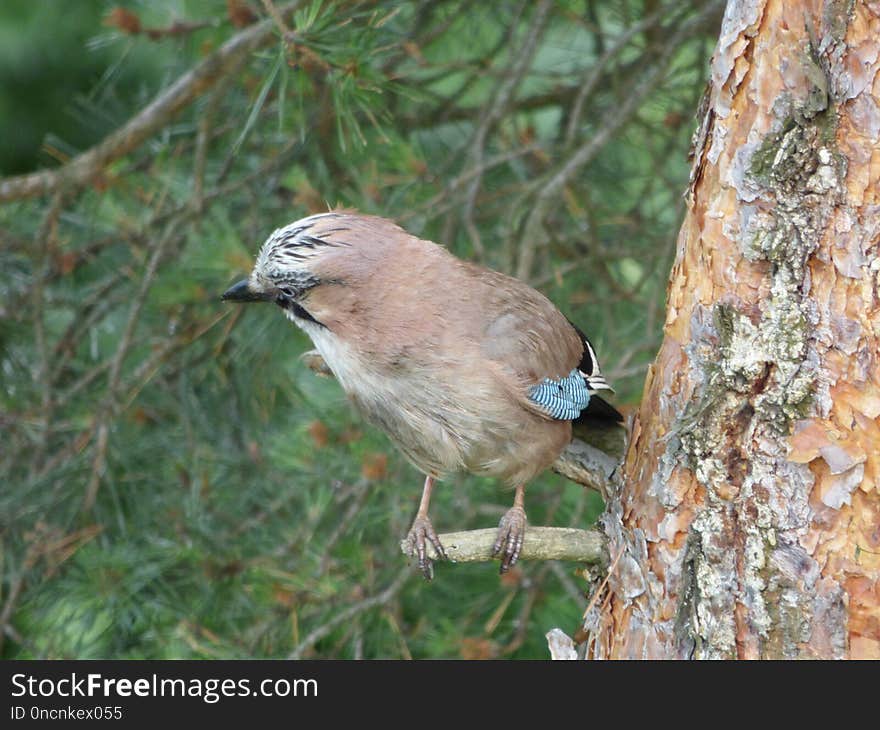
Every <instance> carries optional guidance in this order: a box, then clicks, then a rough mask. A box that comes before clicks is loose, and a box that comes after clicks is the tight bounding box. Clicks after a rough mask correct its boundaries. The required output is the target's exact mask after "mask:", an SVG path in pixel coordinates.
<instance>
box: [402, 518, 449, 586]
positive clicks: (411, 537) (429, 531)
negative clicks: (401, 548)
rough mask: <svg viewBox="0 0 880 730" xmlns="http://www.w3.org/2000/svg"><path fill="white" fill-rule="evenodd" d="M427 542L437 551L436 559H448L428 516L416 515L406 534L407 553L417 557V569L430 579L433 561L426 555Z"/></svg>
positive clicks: (432, 574) (426, 578)
mask: <svg viewBox="0 0 880 730" xmlns="http://www.w3.org/2000/svg"><path fill="white" fill-rule="evenodd" d="M427 543H431V546H432V547H433V548H434V550H435V551H436V553H437V559H438V560H449V557H448V556H447V555H446V550H445V549H444V547H443V543H441V542H440V538H439V537H437V533H436V532H435V531H434V525H432V524H431V520H430V518H429V517H416V518H415V520H413V523H412V527H410V528H409V532H408V533H407V535H406V549H407V554H409V555H411V556H412V557H414V558H418V561H419V570H421V571H422V575H424V576H425V580H431V579H433V577H434V561H433V560H432V559H431V558H430V557H429V556H428V547H427Z"/></svg>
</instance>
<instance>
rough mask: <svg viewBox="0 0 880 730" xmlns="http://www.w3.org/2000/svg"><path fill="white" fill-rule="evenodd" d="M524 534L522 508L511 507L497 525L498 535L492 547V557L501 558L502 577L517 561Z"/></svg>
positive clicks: (523, 512) (524, 515) (524, 520)
mask: <svg viewBox="0 0 880 730" xmlns="http://www.w3.org/2000/svg"><path fill="white" fill-rule="evenodd" d="M525 534H526V513H525V510H524V509H523V508H522V507H516V506H514V507H511V508H510V509H509V510H507V512H505V513H504V517H502V518H501V522H499V523H498V535H497V537H496V538H495V544H494V545H493V546H492V555H493V556H500V557H501V570H500V571H499V572H500V573H501V574H502V575H503V574H504V573H506V572H507V571H508V570H510V568H511V567H513V566H514V565H515V564H516V561H517V560H518V559H519V554H520V552H521V551H522V546H523V538H524V537H525Z"/></svg>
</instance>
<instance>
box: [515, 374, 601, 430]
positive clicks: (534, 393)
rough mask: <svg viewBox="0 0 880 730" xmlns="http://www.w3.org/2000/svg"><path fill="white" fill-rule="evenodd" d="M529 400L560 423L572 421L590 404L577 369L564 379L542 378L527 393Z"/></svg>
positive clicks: (583, 382)
mask: <svg viewBox="0 0 880 730" xmlns="http://www.w3.org/2000/svg"><path fill="white" fill-rule="evenodd" d="M528 396H529V400H530V401H532V403H535V404H537V405H539V406H541V408H543V409H544V411H545V412H546V413H547V415H549V416H550V417H551V418H556V419H557V420H560V421H573V420H574V419H576V418H577V417H578V416H579V415H581V411H582V410H584V408H586V407H587V405H588V404H589V402H590V391H589V389H588V388H587V382H586V380H584V376H583V375H581V374H580V372H579V371H578V369H577V368H575V369H574V370H572V371H571V372H570V373H569V374H568V375H566V376H565V377H564V378H559V379H558V380H551V379H550V378H544V380H543V381H541V382H540V383H538V384H537V385H533V386H532V387H531V388H529V391H528Z"/></svg>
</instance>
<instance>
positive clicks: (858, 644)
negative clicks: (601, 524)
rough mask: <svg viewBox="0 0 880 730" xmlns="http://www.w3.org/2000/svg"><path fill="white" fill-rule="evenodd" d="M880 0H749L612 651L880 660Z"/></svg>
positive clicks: (616, 539) (673, 318)
mask: <svg viewBox="0 0 880 730" xmlns="http://www.w3.org/2000/svg"><path fill="white" fill-rule="evenodd" d="M878 70H880V2H876V1H874V2H867V1H866V0H858V1H856V2H846V0H843V1H840V0H837V1H835V0H827V1H825V2H822V0H784V2H783V0H731V1H730V2H729V4H728V7H727V10H726V12H725V16H724V21H723V27H722V30H721V37H720V40H719V44H718V47H717V49H716V51H715V55H714V58H713V63H712V78H711V84H710V88H709V90H708V93H707V97H706V108H705V110H704V113H703V115H702V116H703V118H702V120H701V125H700V129H699V131H698V133H697V135H696V137H695V149H694V154H695V158H694V167H693V172H692V181H691V188H690V190H689V192H688V197H687V212H686V218H685V221H684V224H683V226H682V229H681V233H680V236H679V241H678V250H677V255H676V261H675V266H674V268H673V271H672V275H671V280H670V284H669V293H668V315H667V319H666V324H665V339H664V342H663V345H662V348H661V351H660V353H659V355H658V356H657V359H656V361H655V362H654V364H653V366H652V368H651V371H650V373H649V376H648V380H647V383H646V388H645V396H644V400H643V402H642V406H641V410H640V412H639V414H638V416H637V417H636V419H635V422H634V424H633V431H632V438H631V442H630V447H629V452H628V456H627V458H626V462H625V467H624V469H623V470H622V474H621V478H620V480H619V486H618V489H619V494H617V495H612V498H611V499H609V509H608V512H607V513H606V515H605V518H604V519H605V530H606V533H607V534H608V537H609V555H610V557H611V560H612V571H611V575H610V578H609V580H608V582H607V588H606V589H605V592H604V593H601V594H598V595H597V596H596V600H595V601H594V602H593V604H592V608H591V609H590V611H589V612H588V614H587V616H586V624H585V628H586V630H587V632H588V634H587V635H588V636H589V645H588V646H589V650H590V651H589V653H590V655H591V656H596V657H646V658H648V657H652V658H653V657H696V658H709V657H731V658H733V657H741V658H758V657H765V658H772V657H776V658H779V657H824V658H836V657H852V658H857V657H874V658H878V657H880V418H878V416H880V362H878V360H880V355H878V352H880V304H878V280H880V255H878V244H880V240H878V239H880V183H878V178H880V144H878V137H880V73H878Z"/></svg>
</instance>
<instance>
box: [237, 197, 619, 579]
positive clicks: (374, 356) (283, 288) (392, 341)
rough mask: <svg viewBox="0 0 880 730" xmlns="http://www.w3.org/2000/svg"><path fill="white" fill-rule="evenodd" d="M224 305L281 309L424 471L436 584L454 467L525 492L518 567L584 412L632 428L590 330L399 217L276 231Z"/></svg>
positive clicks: (321, 218) (506, 557)
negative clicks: (442, 491)
mask: <svg viewBox="0 0 880 730" xmlns="http://www.w3.org/2000/svg"><path fill="white" fill-rule="evenodd" d="M222 298H223V300H226V301H232V302H274V303H276V304H277V305H278V306H279V307H281V309H282V310H283V311H284V314H285V315H286V316H287V317H288V319H290V320H291V321H292V322H293V323H294V324H296V325H297V326H298V327H300V328H301V329H302V330H304V331H305V332H306V334H307V335H308V336H309V337H310V338H311V340H312V342H313V343H314V345H315V348H316V349H317V350H318V352H319V353H320V354H321V356H322V357H323V358H324V360H325V361H326V363H327V366H328V367H329V369H330V370H331V371H332V372H333V375H334V376H335V377H336V379H337V380H338V381H339V383H340V385H341V386H342V388H343V389H344V390H345V392H346V393H347V394H348V396H349V397H350V399H351V400H352V401H353V402H354V404H355V406H356V407H357V409H358V410H359V411H360V412H361V413H362V414H363V416H364V417H365V419H366V420H367V421H368V422H369V423H371V424H373V425H374V426H376V427H378V428H379V429H381V430H382V431H384V432H385V433H386V434H387V435H388V437H389V438H390V439H391V441H392V442H393V443H394V444H395V445H396V446H397V447H398V448H399V449H400V451H401V452H402V453H403V454H404V456H405V457H406V458H407V459H408V460H409V461H410V462H411V463H412V464H413V465H414V466H415V467H416V468H417V469H418V470H419V471H420V472H422V473H423V474H424V475H425V482H424V489H423V491H422V498H421V503H420V504H419V508H418V512H417V514H416V517H415V520H414V522H413V525H412V528H411V529H410V531H409V533H408V535H407V538H406V545H407V547H408V549H409V552H410V554H411V555H412V556H414V557H416V558H417V559H418V565H419V568H420V570H421V571H422V573H423V574H424V575H425V577H426V578H428V579H430V578H431V577H432V575H433V566H432V563H431V559H430V557H429V556H428V553H427V549H426V548H427V544H428V543H430V544H431V545H433V547H434V549H435V550H436V553H437V555H438V556H440V557H441V558H444V559H445V558H446V553H445V550H444V548H443V545H442V544H441V542H440V539H439V538H438V536H437V533H436V532H435V530H434V527H433V525H432V524H431V520H430V518H429V517H428V507H429V504H430V500H431V491H432V489H433V487H434V483H435V481H436V480H438V479H441V478H442V477H444V476H445V475H448V474H450V473H453V472H457V471H461V470H464V471H468V472H471V473H474V474H478V475H484V476H489V477H497V478H500V479H503V480H504V481H506V482H507V483H508V485H510V486H512V487H514V488H515V496H514V501H513V507H511V508H510V510H508V511H507V513H506V514H505V515H504V516H503V517H502V518H501V522H500V524H499V526H498V533H497V538H496V540H495V544H494V554H495V555H496V556H499V557H500V559H501V572H502V573H504V572H506V571H507V570H508V569H509V568H510V567H511V566H512V565H514V564H515V563H516V561H517V558H518V557H519V555H520V551H521V549H522V544H523V536H524V534H525V531H526V513H525V508H524V504H523V498H524V490H525V486H526V484H527V483H528V482H529V480H530V479H532V478H533V477H534V476H536V475H537V474H539V473H540V472H541V471H543V470H544V469H546V468H547V467H549V466H550V465H551V464H552V463H553V462H554V461H555V460H556V458H557V457H558V456H559V454H560V453H561V452H562V450H563V449H564V448H565V447H566V445H567V444H568V443H569V442H570V441H571V435H572V421H575V420H577V419H580V418H582V417H594V418H599V419H603V420H610V421H615V422H617V421H621V420H622V418H621V416H620V414H619V413H618V412H617V411H616V410H615V409H614V408H613V407H612V406H611V405H609V404H608V403H607V402H605V401H604V400H602V399H601V398H599V397H598V396H596V395H595V392H596V391H599V390H603V389H608V390H610V386H609V385H608V384H607V382H606V381H605V378H604V377H603V376H602V373H601V371H600V369H599V363H598V362H597V360H596V354H595V352H594V351H593V347H592V346H591V345H590V342H589V340H587V338H586V336H585V335H584V334H583V333H582V332H581V331H580V330H579V329H578V328H577V327H575V326H574V325H573V324H571V323H570V322H569V321H568V320H567V319H566V318H565V317H564V316H563V315H562V314H561V313H560V312H559V310H558V309H557V308H556V307H555V306H554V305H553V304H552V303H551V302H550V300H549V299H547V298H546V297H545V296H544V295H543V294H541V293H539V292H538V291H536V290H535V289H533V288H532V287H530V286H528V285H527V284H525V283H523V282H522V281H519V280H517V279H514V278H511V277H509V276H506V275H504V274H501V273H498V272H496V271H492V270H490V269H487V268H484V267H482V266H478V265H476V264H473V263H469V262H466V261H462V260H461V259H458V258H456V257H455V256H453V255H452V254H451V253H450V252H449V251H447V250H446V249H445V248H443V247H441V246H438V245H437V244H435V243H431V242H430V241H424V240H421V239H419V238H417V237H416V236H413V235H410V234H409V233H407V232H406V231H405V230H403V229H402V228H401V227H400V226H398V225H397V224H395V223H394V222H392V221H390V220H386V219H384V218H379V217H375V216H369V215H361V214H358V213H354V212H347V211H334V212H329V213H322V214H318V215H313V216H310V217H308V218H303V219H302V220H298V221H296V222H294V223H291V224H290V225H288V226H286V227H284V228H279V229H278V230H276V231H275V232H274V233H272V235H270V236H269V238H268V239H267V240H266V242H265V243H264V244H263V247H262V249H261V250H260V253H259V255H258V256H257V261H256V265H255V266H254V269H253V271H252V272H251V274H250V276H249V278H248V279H246V280H244V281H241V282H239V283H237V284H235V285H234V286H232V287H231V288H230V289H229V290H228V291H226V292H225V293H224V294H223V296H222Z"/></svg>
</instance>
